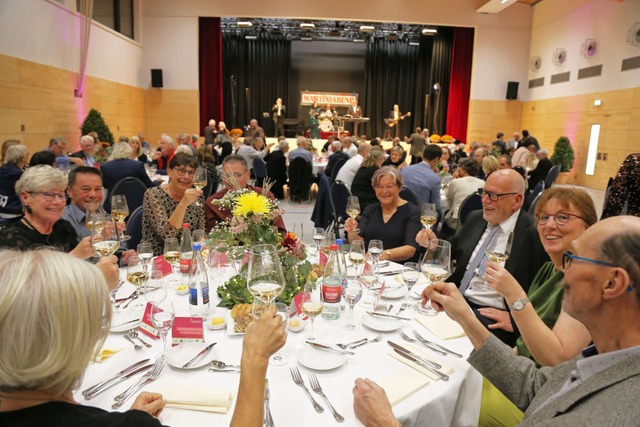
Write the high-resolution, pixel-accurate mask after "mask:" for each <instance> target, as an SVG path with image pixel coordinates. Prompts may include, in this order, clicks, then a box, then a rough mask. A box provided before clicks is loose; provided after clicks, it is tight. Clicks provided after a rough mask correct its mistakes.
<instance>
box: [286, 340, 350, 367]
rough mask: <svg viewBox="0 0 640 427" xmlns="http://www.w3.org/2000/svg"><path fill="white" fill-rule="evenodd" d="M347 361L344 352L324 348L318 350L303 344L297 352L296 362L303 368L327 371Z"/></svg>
mask: <svg viewBox="0 0 640 427" xmlns="http://www.w3.org/2000/svg"><path fill="white" fill-rule="evenodd" d="M346 361H347V355H346V354H340V353H334V352H331V351H326V350H319V349H316V348H313V347H310V346H308V345H305V346H304V347H303V348H302V349H301V350H300V351H299V352H298V362H300V364H301V365H302V366H304V367H305V368H309V369H313V370H316V371H328V370H330V369H335V368H338V367H340V366H342V365H344V364H345V362H346Z"/></svg>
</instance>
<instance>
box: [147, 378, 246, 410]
mask: <svg viewBox="0 0 640 427" xmlns="http://www.w3.org/2000/svg"><path fill="white" fill-rule="evenodd" d="M158 393H161V394H162V397H163V398H164V399H165V400H166V401H167V408H178V409H188V410H190V411H203V412H216V413H219V414H226V413H227V411H228V410H229V407H230V406H231V402H232V401H233V393H231V392H230V391H228V390H223V389H220V388H215V387H206V386H194V385H184V384H167V385H165V386H164V387H162V388H161V389H160V390H158Z"/></svg>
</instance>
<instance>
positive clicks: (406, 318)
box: [367, 311, 411, 320]
mask: <svg viewBox="0 0 640 427" xmlns="http://www.w3.org/2000/svg"><path fill="white" fill-rule="evenodd" d="M367 313H369V314H370V315H372V316H379V317H390V318H391V319H399V320H411V319H409V318H408V317H402V316H396V315H395V314H388V313H378V312H377V311H367Z"/></svg>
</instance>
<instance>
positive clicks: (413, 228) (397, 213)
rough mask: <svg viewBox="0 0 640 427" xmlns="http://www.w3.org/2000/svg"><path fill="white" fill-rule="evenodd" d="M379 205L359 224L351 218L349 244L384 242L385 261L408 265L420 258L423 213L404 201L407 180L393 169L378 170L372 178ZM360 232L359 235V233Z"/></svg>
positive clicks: (347, 227) (364, 214)
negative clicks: (417, 239) (417, 238)
mask: <svg viewBox="0 0 640 427" xmlns="http://www.w3.org/2000/svg"><path fill="white" fill-rule="evenodd" d="M371 185H372V187H373V189H374V190H375V192H376V198H377V199H378V203H373V204H371V205H369V206H368V207H367V208H366V209H365V210H364V212H362V216H361V217H360V222H359V223H358V222H357V221H356V220H355V219H352V218H349V219H347V220H346V221H345V224H344V230H345V232H347V235H348V237H349V241H350V242H351V241H353V240H364V241H365V246H366V247H368V246H369V242H370V241H371V240H374V239H378V240H382V243H383V245H384V251H383V253H382V255H381V256H380V259H381V260H391V261H396V262H405V261H409V260H412V259H413V258H415V256H416V250H417V248H418V245H417V244H416V242H415V233H417V232H418V231H420V228H421V225H420V209H419V208H418V207H417V206H415V205H413V204H411V203H409V202H407V201H406V200H404V199H401V198H400V189H401V188H402V186H403V185H404V180H403V179H402V175H400V172H398V170H397V169H396V168H394V167H393V166H385V167H382V168H380V169H378V170H377V171H376V172H375V173H374V174H373V177H372V178H371ZM356 228H359V229H360V230H359V232H356V231H355V230H356Z"/></svg>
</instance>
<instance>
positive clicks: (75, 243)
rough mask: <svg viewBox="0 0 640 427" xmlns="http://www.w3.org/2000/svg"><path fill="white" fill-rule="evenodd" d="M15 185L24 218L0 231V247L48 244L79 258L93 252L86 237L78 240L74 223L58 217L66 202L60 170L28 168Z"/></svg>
mask: <svg viewBox="0 0 640 427" xmlns="http://www.w3.org/2000/svg"><path fill="white" fill-rule="evenodd" d="M15 188H16V194H17V195H18V196H19V197H20V201H21V202H22V206H23V209H24V217H23V218H22V219H21V220H20V221H18V222H15V223H13V224H11V225H8V226H6V227H4V228H3V229H2V230H0V248H16V249H20V250H21V251H26V250H30V249H36V248H39V247H44V246H49V247H53V248H55V249H58V250H61V251H63V252H68V253H69V254H71V255H73V256H75V257H77V258H81V259H86V258H89V257H91V256H92V255H93V249H91V244H90V242H89V238H88V237H87V238H85V239H82V240H80V239H79V238H78V235H77V234H76V232H75V230H74V228H73V226H72V225H71V224H70V223H69V222H67V221H66V220H64V219H61V217H62V214H63V213H64V208H65V206H66V205H67V198H66V193H65V190H66V189H67V177H66V176H65V175H64V174H63V173H62V172H61V171H59V170H58V169H54V168H52V167H51V166H48V165H41V166H35V167H31V168H29V169H27V170H26V171H25V172H24V173H23V174H22V176H21V177H20V179H19V180H18V182H16V187H15Z"/></svg>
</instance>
